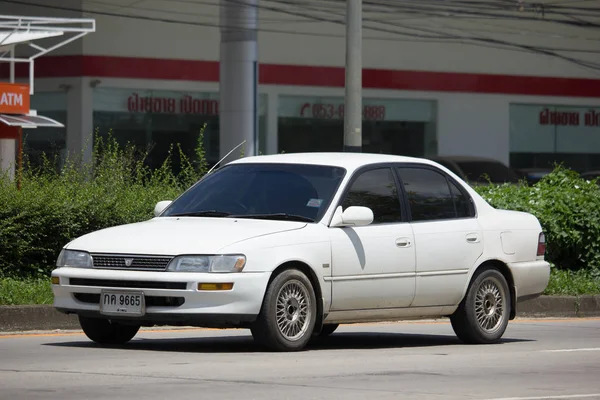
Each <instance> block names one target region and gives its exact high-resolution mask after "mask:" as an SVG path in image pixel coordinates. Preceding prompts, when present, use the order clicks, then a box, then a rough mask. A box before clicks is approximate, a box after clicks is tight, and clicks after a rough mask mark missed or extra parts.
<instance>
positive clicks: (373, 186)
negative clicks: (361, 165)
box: [342, 168, 402, 223]
mask: <svg viewBox="0 0 600 400" xmlns="http://www.w3.org/2000/svg"><path fill="white" fill-rule="evenodd" d="M350 206H363V207H369V208H370V209H371V210H373V214H374V219H373V223H389V222H400V221H402V212H401V209H400V201H399V197H398V189H397V186H396V181H395V179H394V175H393V172H392V169H391V168H378V169H372V170H369V171H365V172H362V173H360V175H359V176H358V178H357V179H356V180H355V181H354V182H353V183H352V186H351V187H350V190H349V191H348V193H347V194H346V197H345V199H344V202H343V203H342V208H343V209H344V210H345V209H346V208H348V207H350Z"/></svg>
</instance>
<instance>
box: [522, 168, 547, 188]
mask: <svg viewBox="0 0 600 400" xmlns="http://www.w3.org/2000/svg"><path fill="white" fill-rule="evenodd" d="M551 172H552V170H551V169H548V168H522V169H519V170H518V173H520V174H521V175H523V177H524V178H525V179H527V182H528V183H529V184H530V185H533V184H535V183H538V182H539V181H541V180H542V178H543V177H545V176H546V175H548V174H549V173H551Z"/></svg>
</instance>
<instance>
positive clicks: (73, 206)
mask: <svg viewBox="0 0 600 400" xmlns="http://www.w3.org/2000/svg"><path fill="white" fill-rule="evenodd" d="M177 150H178V152H177V153H178V154H177V153H176V152H175V151H174V149H171V152H170V155H169V157H168V158H167V160H165V162H164V163H163V164H162V166H161V168H159V169H157V170H150V169H149V168H148V167H146V166H145V165H144V158H145V156H146V154H147V153H142V152H140V151H137V150H136V149H135V148H134V147H133V146H130V145H127V146H123V147H120V146H119V145H118V144H117V142H116V140H115V139H114V138H113V137H112V136H111V135H109V136H108V138H107V139H106V140H105V141H103V140H102V139H100V138H97V140H96V144H95V146H94V151H93V158H92V159H93V162H92V163H89V164H87V165H81V164H80V163H78V162H77V161H76V160H67V161H66V163H65V165H64V167H63V168H62V169H61V171H60V172H57V170H56V168H55V165H56V160H48V159H46V160H45V161H44V163H43V165H42V166H41V167H31V166H30V165H29V166H28V167H27V168H25V169H24V171H23V172H22V173H19V175H21V188H20V189H18V188H17V185H15V183H14V182H11V181H9V180H8V179H2V177H0V204H2V208H0V276H5V277H9V276H12V277H38V276H45V275H48V274H49V272H50V271H51V270H52V269H53V268H54V265H55V262H56V258H57V256H58V253H59V252H60V249H61V248H62V247H63V246H64V245H65V244H67V243H68V242H69V241H71V240H72V239H74V238H76V237H78V236H81V235H83V234H86V233H89V232H92V231H95V230H98V229H102V228H106V227H109V226H114V225H119V224H125V223H131V222H138V221H143V220H146V219H149V218H151V217H152V216H153V209H154V205H155V204H156V202H157V201H160V200H172V199H174V198H175V197H176V196H178V195H179V194H180V193H181V192H182V191H183V190H185V188H187V187H188V186H190V185H191V184H192V183H193V182H195V181H197V180H198V179H199V178H200V177H202V175H203V174H204V173H205V172H206V160H205V158H204V151H203V142H202V132H201V134H200V137H199V142H198V148H197V150H196V158H198V160H195V161H196V162H195V163H193V162H192V161H191V160H190V159H188V158H187V157H186V156H185V154H184V153H183V152H182V151H181V148H179V147H177ZM173 154H175V155H178V156H179V158H180V161H181V165H182V169H181V172H180V173H179V174H178V175H177V176H175V175H174V174H173V172H172V168H171V159H172V155H173ZM194 164H196V165H197V166H196V167H194V166H193V165H194Z"/></svg>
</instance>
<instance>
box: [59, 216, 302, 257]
mask: <svg viewBox="0 0 600 400" xmlns="http://www.w3.org/2000/svg"><path fill="white" fill-rule="evenodd" d="M305 226H306V223H303V222H294V221H271V220H251V219H233V218H206V217H160V218H153V219H151V220H148V221H144V222H138V223H133V224H127V225H120V226H115V227H111V228H106V229H102V230H99V231H96V232H92V233H89V234H87V235H84V236H81V237H79V238H77V239H75V240H73V241H72V242H70V243H69V244H68V246H67V248H69V249H74V250H84V251H89V252H91V253H121V254H148V255H177V254H215V253H218V252H219V250H220V249H222V248H223V247H226V246H229V245H232V244H234V243H237V242H241V241H244V240H248V239H252V238H255V237H258V236H265V235H272V234H275V233H278V232H285V231H290V230H295V229H302V228H303V227H305Z"/></svg>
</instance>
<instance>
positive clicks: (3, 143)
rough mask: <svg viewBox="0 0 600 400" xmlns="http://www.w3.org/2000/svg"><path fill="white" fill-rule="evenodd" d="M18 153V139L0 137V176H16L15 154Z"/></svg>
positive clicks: (11, 178) (11, 177) (10, 178)
mask: <svg viewBox="0 0 600 400" xmlns="http://www.w3.org/2000/svg"><path fill="white" fill-rule="evenodd" d="M16 153H17V141H16V140H14V139H0V178H2V177H4V176H5V174H6V177H7V178H8V179H9V180H11V181H12V180H13V179H14V178H15V161H16V160H15V155H16Z"/></svg>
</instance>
